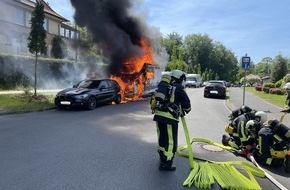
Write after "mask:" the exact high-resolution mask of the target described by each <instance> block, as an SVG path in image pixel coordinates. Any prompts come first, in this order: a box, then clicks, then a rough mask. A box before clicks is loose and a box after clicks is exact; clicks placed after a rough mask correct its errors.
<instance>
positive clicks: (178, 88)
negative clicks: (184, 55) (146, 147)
mask: <svg viewBox="0 0 290 190" xmlns="http://www.w3.org/2000/svg"><path fill="white" fill-rule="evenodd" d="M184 80H185V74H184V73H183V72H182V71H180V70H173V71H172V72H171V76H170V75H163V76H162V78H161V82H160V83H159V84H158V88H157V90H156V92H155V95H154V98H153V100H152V99H151V109H154V110H152V113H154V117H153V121H156V127H157V136H158V149H157V151H158V153H159V157H160V166H159V170H161V171H174V170H175V169H176V167H175V166H174V165H173V164H172V163H173V159H174V156H175V153H176V150H177V139H178V122H179V116H180V110H179V108H180V106H181V107H182V109H183V111H184V112H185V113H189V112H190V110H191V104H190V99H189V97H188V95H187V93H186V92H185V89H184V87H183V86H182V82H183V81H184ZM152 104H154V106H152ZM154 107H155V108H154Z"/></svg>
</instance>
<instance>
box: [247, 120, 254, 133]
mask: <svg viewBox="0 0 290 190" xmlns="http://www.w3.org/2000/svg"><path fill="white" fill-rule="evenodd" d="M246 130H247V132H248V133H249V134H250V135H251V136H255V132H256V129H255V121H254V120H249V121H248V122H247V123H246Z"/></svg>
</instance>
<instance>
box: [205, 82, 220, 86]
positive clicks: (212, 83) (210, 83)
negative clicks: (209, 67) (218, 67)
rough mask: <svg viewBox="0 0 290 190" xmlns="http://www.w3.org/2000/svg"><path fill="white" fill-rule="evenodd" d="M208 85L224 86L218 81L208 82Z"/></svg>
mask: <svg viewBox="0 0 290 190" xmlns="http://www.w3.org/2000/svg"><path fill="white" fill-rule="evenodd" d="M208 85H219V86H224V83H223V82H220V81H210V82H209V84H208Z"/></svg>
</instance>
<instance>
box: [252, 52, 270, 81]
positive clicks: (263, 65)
mask: <svg viewBox="0 0 290 190" xmlns="http://www.w3.org/2000/svg"><path fill="white" fill-rule="evenodd" d="M272 65H273V59H272V58H270V57H265V58H263V59H262V61H260V62H259V63H258V64H257V65H256V66H255V68H254V74H256V75H258V76H260V77H264V76H269V75H270V74H271V68H272Z"/></svg>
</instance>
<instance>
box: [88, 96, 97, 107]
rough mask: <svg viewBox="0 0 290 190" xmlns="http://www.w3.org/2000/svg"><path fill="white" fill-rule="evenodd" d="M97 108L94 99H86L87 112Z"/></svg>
mask: <svg viewBox="0 0 290 190" xmlns="http://www.w3.org/2000/svg"><path fill="white" fill-rule="evenodd" d="M96 107H97V100H96V98H95V97H93V96H91V97H90V98H89V99H88V102H87V108H88V109H89V110H93V109H95V108H96Z"/></svg>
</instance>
